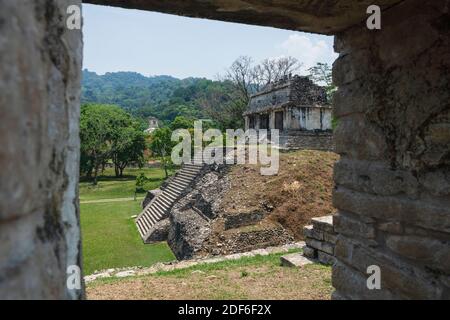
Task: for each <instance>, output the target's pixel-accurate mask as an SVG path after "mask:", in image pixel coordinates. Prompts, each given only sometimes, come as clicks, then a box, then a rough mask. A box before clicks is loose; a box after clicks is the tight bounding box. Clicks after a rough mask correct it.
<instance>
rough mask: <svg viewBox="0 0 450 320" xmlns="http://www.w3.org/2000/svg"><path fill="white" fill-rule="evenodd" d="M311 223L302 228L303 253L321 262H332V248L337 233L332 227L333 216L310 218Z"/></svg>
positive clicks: (334, 244)
mask: <svg viewBox="0 0 450 320" xmlns="http://www.w3.org/2000/svg"><path fill="white" fill-rule="evenodd" d="M311 222H312V225H309V226H305V228H303V235H304V236H305V242H306V246H305V247H303V255H304V256H306V257H308V258H311V259H317V260H318V261H319V262H320V263H323V264H333V263H334V262H335V259H334V248H335V246H336V241H337V234H336V232H335V231H334V227H333V216H324V217H318V218H313V219H311Z"/></svg>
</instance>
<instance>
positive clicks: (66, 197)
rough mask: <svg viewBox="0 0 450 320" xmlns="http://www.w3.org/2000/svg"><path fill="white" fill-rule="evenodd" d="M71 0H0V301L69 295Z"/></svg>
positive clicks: (75, 162)
mask: <svg viewBox="0 0 450 320" xmlns="http://www.w3.org/2000/svg"><path fill="white" fill-rule="evenodd" d="M80 3H81V2H80V1H77V0H74V1H67V0H61V1H0V7H1V10H0V114H1V115H2V116H1V125H0V144H1V146H2V147H1V148H0V165H1V167H2V170H1V171H0V181H1V183H0V256H1V259H0V299H78V298H80V297H83V295H84V293H83V292H84V290H83V289H81V290H69V289H67V286H66V280H67V273H66V272H67V267H68V266H71V265H75V266H80V267H81V254H80V250H81V242H80V230H79V214H78V170H79V134H78V130H79V129H78V118H79V105H80V100H79V97H80V82H81V79H80V74H81V72H80V71H81V55H82V40H81V31H80V30H68V29H67V28H66V27H65V18H66V8H67V6H68V5H69V4H75V5H77V4H78V5H80Z"/></svg>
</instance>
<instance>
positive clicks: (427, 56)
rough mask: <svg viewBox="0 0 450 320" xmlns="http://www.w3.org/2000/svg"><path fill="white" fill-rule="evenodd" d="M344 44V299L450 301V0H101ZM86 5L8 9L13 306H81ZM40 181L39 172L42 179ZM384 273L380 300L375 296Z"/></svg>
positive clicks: (7, 192) (7, 195)
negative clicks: (77, 276)
mask: <svg viewBox="0 0 450 320" xmlns="http://www.w3.org/2000/svg"><path fill="white" fill-rule="evenodd" d="M85 2H87V3H94V4H100V5H111V6H122V7H125V8H133V9H141V10H151V11H158V12H163V13H171V14H179V15H185V16H190V17H202V18H209V19H218V20H224V21H234V22H242V23H249V24H258V25H265V26H272V27H277V28H285V29H291V30H301V31H307V32H315V33H321V34H328V35H334V36H335V42H334V50H335V51H336V52H338V53H339V57H338V58H337V60H336V61H335V62H334V64H333V80H334V84H335V85H337V86H338V91H337V92H336V93H335V96H334V99H333V112H334V116H335V117H336V119H337V127H336V129H335V130H334V144H335V151H336V152H337V153H339V154H340V156H341V158H340V160H339V162H338V163H336V165H335V168H334V183H335V188H334V191H333V203H334V206H335V207H336V209H337V216H335V217H334V218H335V219H336V218H337V219H338V220H339V225H338V226H337V225H336V226H335V231H336V232H337V234H338V235H337V239H336V245H335V248H334V258H335V263H334V265H333V267H332V268H333V272H332V284H333V286H334V288H335V292H334V293H333V298H335V299H376V298H378V299H392V298H397V299H413V298H416V299H449V298H450V104H449V101H450V91H449V86H450V72H449V70H450V28H449V25H448V21H450V12H449V8H450V1H449V0H441V1H434V0H380V1H377V4H378V5H379V7H380V9H381V17H382V19H381V21H382V24H381V29H380V30H370V29H368V28H367V24H366V20H367V18H368V14H367V13H366V10H367V8H368V6H369V5H372V4H373V1H371V0H362V1H351V0H341V1H309V0H295V1H294V0H292V1H289V0H286V1H258V2H257V1H249V0H223V1H215V0H201V1H200V0H174V1H170V2H169V1H151V0H148V1H141V0H129V1H123V0H88V1H85ZM69 5H78V6H80V5H81V1H80V0H59V1H0V7H1V10H0V110H1V114H2V118H1V120H0V121H1V124H2V125H1V126H0V144H1V145H2V148H1V149H0V166H1V167H2V170H1V171H0V181H1V184H0V240H1V241H0V253H1V256H2V259H1V260H0V275H1V276H0V298H10V299H13V298H22V299H24V298H35V299H81V298H84V287H83V285H82V286H81V288H68V287H67V286H66V283H67V277H68V274H67V268H68V267H69V266H74V265H75V266H80V267H81V268H82V265H83V264H82V258H81V237H80V223H79V201H78V171H79V156H80V154H79V110H80V93H81V88H80V83H81V67H82V63H81V62H82V52H83V51H82V49H83V42H82V30H78V29H74V30H69V29H68V28H67V27H66V18H67V14H66V12H67V7H68V6H69ZM31 173H32V174H31ZM370 265H377V266H379V267H380V270H381V289H380V290H369V289H368V288H367V286H366V281H367V277H368V274H367V268H368V267H369V266H370Z"/></svg>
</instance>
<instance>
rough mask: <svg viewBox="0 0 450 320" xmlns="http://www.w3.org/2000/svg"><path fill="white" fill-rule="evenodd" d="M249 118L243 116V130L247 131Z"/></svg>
mask: <svg viewBox="0 0 450 320" xmlns="http://www.w3.org/2000/svg"><path fill="white" fill-rule="evenodd" d="M249 127H250V126H249V117H248V116H244V128H245V130H248V129H249Z"/></svg>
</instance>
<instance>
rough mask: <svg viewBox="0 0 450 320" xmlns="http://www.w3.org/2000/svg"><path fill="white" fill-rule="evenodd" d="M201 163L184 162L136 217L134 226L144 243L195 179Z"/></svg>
mask: <svg viewBox="0 0 450 320" xmlns="http://www.w3.org/2000/svg"><path fill="white" fill-rule="evenodd" d="M202 167H203V166H202V165H196V164H185V165H183V167H182V168H181V169H180V170H179V171H178V172H177V173H176V175H175V176H174V177H173V178H172V179H171V181H170V182H169V184H168V185H167V186H166V188H165V189H164V190H163V191H162V192H161V193H160V194H159V195H158V196H157V197H155V198H154V199H153V200H152V201H151V202H150V203H149V204H148V205H147V206H146V207H145V208H144V210H143V211H142V213H141V214H140V215H139V216H138V217H137V218H136V226H137V229H138V232H139V235H140V236H141V238H142V240H143V241H144V243H147V242H149V241H148V239H149V238H150V236H151V234H152V231H153V230H154V228H155V226H156V225H157V224H158V223H159V222H160V221H162V220H164V219H166V218H167V217H168V215H169V213H170V210H171V209H172V207H173V205H174V204H175V203H176V202H177V201H178V200H179V199H180V198H181V197H182V196H183V194H184V193H185V191H186V189H187V188H188V187H189V185H190V184H191V183H192V182H193V181H194V180H195V178H196V177H197V176H198V175H199V173H200V172H201V169H202Z"/></svg>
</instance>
